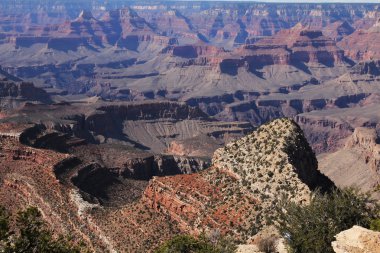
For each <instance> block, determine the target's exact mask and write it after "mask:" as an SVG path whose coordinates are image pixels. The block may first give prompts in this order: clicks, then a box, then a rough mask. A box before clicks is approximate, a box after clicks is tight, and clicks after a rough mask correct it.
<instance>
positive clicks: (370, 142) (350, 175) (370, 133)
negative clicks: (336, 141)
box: [319, 127, 380, 199]
mask: <svg viewBox="0 0 380 253" xmlns="http://www.w3.org/2000/svg"><path fill="white" fill-rule="evenodd" d="M379 150H380V145H379V144H378V136H377V133H376V130H375V129H373V128H372V129H371V128H364V127H358V128H356V129H355V131H354V133H353V134H352V136H350V137H349V138H348V139H347V140H346V143H345V146H344V147H343V148H342V149H339V150H338V151H336V152H334V153H332V154H324V155H321V156H320V158H319V168H320V170H321V171H322V172H323V173H324V174H325V175H326V176H328V177H329V178H330V179H331V180H332V181H334V182H335V184H336V185H337V186H339V187H351V186H354V187H358V188H359V189H361V190H362V191H364V192H372V193H373V196H374V197H376V198H378V199H380V192H378V189H379V186H380V169H379V168H380V156H379Z"/></svg>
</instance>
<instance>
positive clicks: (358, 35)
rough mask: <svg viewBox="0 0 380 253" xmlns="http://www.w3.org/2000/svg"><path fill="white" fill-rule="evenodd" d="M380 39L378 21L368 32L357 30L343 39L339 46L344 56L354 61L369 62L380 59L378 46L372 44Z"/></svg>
mask: <svg viewBox="0 0 380 253" xmlns="http://www.w3.org/2000/svg"><path fill="white" fill-rule="evenodd" d="M379 39H380V20H378V21H377V23H376V24H375V25H374V26H372V27H371V28H369V29H368V30H358V31H355V32H354V33H352V34H351V35H350V36H347V37H345V38H344V39H343V40H342V41H341V42H340V43H339V46H340V47H341V48H343V49H344V51H345V53H346V55H347V56H348V57H350V58H351V59H352V60H355V61H358V62H359V61H369V60H379V59H380V46H379V45H378V43H372V42H373V41H378V40H379Z"/></svg>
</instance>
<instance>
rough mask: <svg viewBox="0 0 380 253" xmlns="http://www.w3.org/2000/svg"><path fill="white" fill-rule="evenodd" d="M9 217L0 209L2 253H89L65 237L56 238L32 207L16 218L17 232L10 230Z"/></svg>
mask: <svg viewBox="0 0 380 253" xmlns="http://www.w3.org/2000/svg"><path fill="white" fill-rule="evenodd" d="M8 224H9V217H8V215H7V214H6V212H5V209H4V208H2V207H0V252H2V253H18V252H20V253H21V252H25V253H29V252H30V253H32V252H39V253H76V252H77V253H79V252H88V251H87V250H85V249H84V248H80V247H77V246H75V245H74V243H73V242H72V241H71V240H69V239H67V238H64V237H58V238H55V237H54V236H53V234H52V232H51V231H49V230H47V229H46V225H45V223H44V221H43V220H42V215H41V213H40V211H39V210H38V209H37V208H35V207H30V208H28V209H26V210H25V211H21V212H19V213H18V214H17V217H16V224H15V225H16V226H15V230H10V227H9V225H8Z"/></svg>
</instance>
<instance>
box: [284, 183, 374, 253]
mask: <svg viewBox="0 0 380 253" xmlns="http://www.w3.org/2000/svg"><path fill="white" fill-rule="evenodd" d="M377 208H379V207H378V206H377V205H376V203H375V202H374V201H373V200H371V199H370V197H369V195H368V194H361V193H358V191H356V190H353V189H344V190H334V191H333V192H332V193H330V194H327V193H325V194H322V193H320V192H317V193H315V194H314V196H313V197H312V199H311V201H310V203H309V204H308V205H304V206H302V205H298V204H295V203H289V202H288V201H285V200H284V201H283V202H282V204H280V205H279V219H278V229H279V231H280V232H281V234H282V235H283V236H284V237H285V238H286V239H287V241H288V244H289V246H290V247H291V249H292V252H294V253H304V252H308V253H320V252H324V253H333V252H334V251H333V249H332V247H331V242H332V241H333V240H334V236H335V235H336V234H338V233H339V232H341V231H343V230H346V229H349V228H351V227H352V226H354V225H360V226H363V227H366V228H369V227H370V225H371V221H372V222H373V221H374V219H376V218H379V217H378V213H376V212H375V211H374V210H378V209H377ZM373 224H376V223H373ZM375 226H376V225H375Z"/></svg>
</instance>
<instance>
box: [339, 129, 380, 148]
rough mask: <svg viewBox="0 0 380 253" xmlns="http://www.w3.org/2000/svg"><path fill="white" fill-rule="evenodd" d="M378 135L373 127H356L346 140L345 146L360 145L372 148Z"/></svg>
mask: <svg viewBox="0 0 380 253" xmlns="http://www.w3.org/2000/svg"><path fill="white" fill-rule="evenodd" d="M377 140H378V137H377V134H376V130H375V129H373V128H366V127H357V128H355V131H354V133H353V134H352V136H351V138H350V139H349V140H348V141H347V143H346V145H345V147H346V148H352V147H360V148H365V149H373V148H374V147H375V146H376V145H378V144H377V143H378V142H377Z"/></svg>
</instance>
